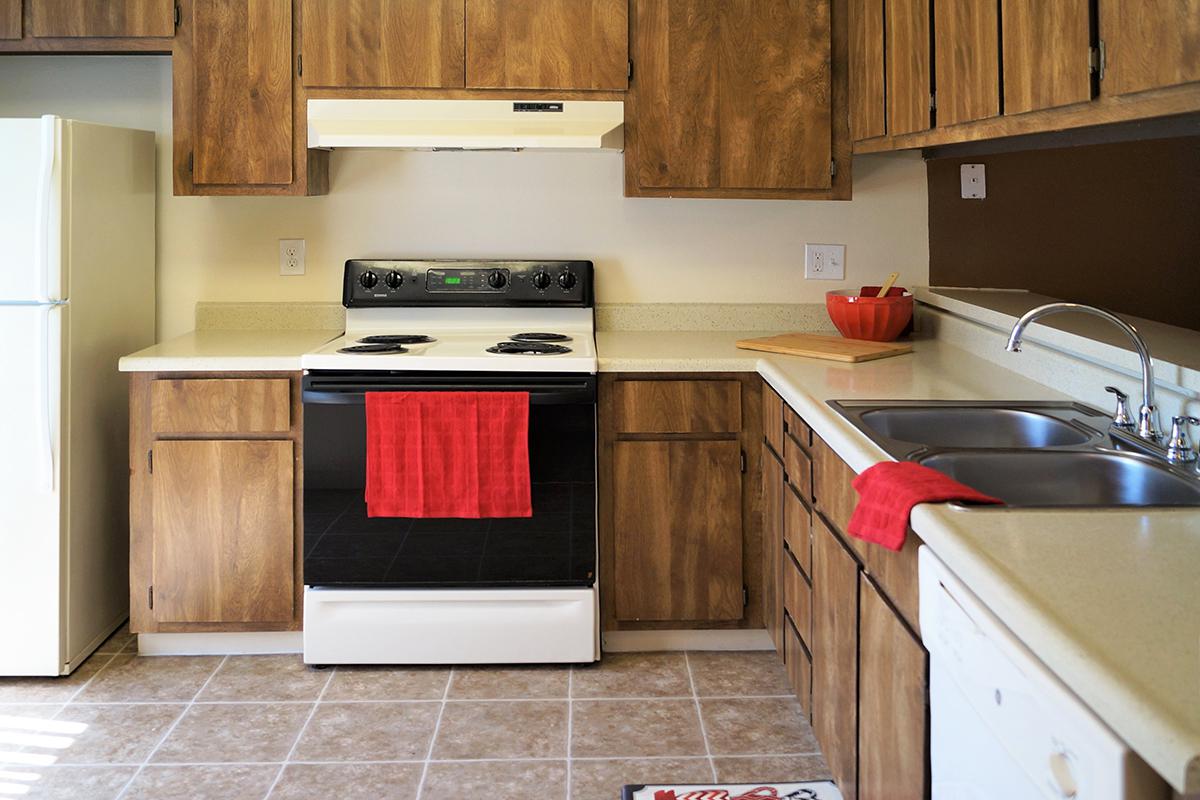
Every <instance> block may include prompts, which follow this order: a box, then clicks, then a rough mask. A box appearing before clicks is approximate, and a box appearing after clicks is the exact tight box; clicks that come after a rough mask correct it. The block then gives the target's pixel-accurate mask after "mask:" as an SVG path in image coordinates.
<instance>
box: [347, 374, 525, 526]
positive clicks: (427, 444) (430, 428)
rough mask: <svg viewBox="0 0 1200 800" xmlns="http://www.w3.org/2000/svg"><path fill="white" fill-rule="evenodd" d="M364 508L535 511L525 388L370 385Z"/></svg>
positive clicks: (401, 512) (374, 512) (435, 513)
mask: <svg viewBox="0 0 1200 800" xmlns="http://www.w3.org/2000/svg"><path fill="white" fill-rule="evenodd" d="M366 501H367V516H369V517H466V518H471V519H481V518H486V517H531V516H533V506H532V504H531V502H530V489H529V394H528V393H527V392H367V491H366Z"/></svg>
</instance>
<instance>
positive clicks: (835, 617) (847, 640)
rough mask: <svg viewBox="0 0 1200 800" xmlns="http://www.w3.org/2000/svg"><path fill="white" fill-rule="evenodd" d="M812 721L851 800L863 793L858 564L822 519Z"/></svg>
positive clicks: (817, 542)
mask: <svg viewBox="0 0 1200 800" xmlns="http://www.w3.org/2000/svg"><path fill="white" fill-rule="evenodd" d="M812 577H813V641H812V645H813V649H812V656H813V687H812V693H813V710H812V725H813V732H814V733H816V736H817V742H818V743H819V744H820V745H821V752H823V753H824V754H825V760H826V762H828V764H829V771H830V772H831V773H832V774H833V779H834V780H835V781H837V785H838V788H839V789H841V791H842V796H843V797H844V798H846V800H854V798H856V797H857V793H856V785H857V767H858V691H859V676H858V562H857V561H855V560H854V556H853V555H851V554H850V551H849V550H847V549H846V547H845V545H843V544H842V542H841V541H840V539H839V538H838V536H837V535H836V534H834V533H833V532H832V531H830V530H829V528H828V527H827V526H826V525H825V523H824V522H823V521H821V520H819V518H818V521H817V522H816V524H815V525H814V532H813V576H812Z"/></svg>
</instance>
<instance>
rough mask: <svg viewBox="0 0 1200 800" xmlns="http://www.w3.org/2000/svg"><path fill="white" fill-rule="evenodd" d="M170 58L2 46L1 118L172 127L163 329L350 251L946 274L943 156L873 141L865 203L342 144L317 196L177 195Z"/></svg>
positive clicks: (696, 297) (744, 285) (704, 292)
mask: <svg viewBox="0 0 1200 800" xmlns="http://www.w3.org/2000/svg"><path fill="white" fill-rule="evenodd" d="M170 82H171V76H170V61H169V59H167V58H164V57H147V56H140V57H87V58H83V57H49V56H21V57H15V56H6V57H3V58H0V116H29V115H37V114H42V113H54V114H59V115H62V116H70V117H75V118H78V119H87V120H90V121H95V122H106V123H111V124H119V125H128V126H131V127H141V128H150V129H154V130H156V131H158V132H159V133H161V134H163V136H162V137H161V138H160V141H159V187H160V188H159V192H160V198H159V205H158V268H159V333H160V335H161V336H162V337H168V336H173V335H176V334H179V333H183V332H185V331H187V330H190V329H191V326H192V315H193V308H194V306H195V303H196V301H197V300H218V301H220V300H237V301H250V300H271V301H280V300H335V299H338V298H340V280H341V265H342V263H343V262H344V261H345V260H346V259H347V258H354V257H378V256H409V257H420V256H426V257H456V256H464V257H471V256H480V257H482V256H494V257H513V258H519V257H531V258H542V257H571V258H576V257H577V258H588V259H592V260H593V261H595V262H596V265H597V282H598V283H597V286H598V294H599V298H600V300H601V301H602V302H609V303H619V302H689V301H690V302H705V301H710V302H745V303H754V302H776V303H779V302H819V301H820V300H821V299H822V296H823V293H824V292H825V291H826V290H827V289H831V288H838V284H833V283H829V282H826V281H810V282H805V281H804V280H803V260H804V243H805V242H840V243H845V244H846V245H847V255H846V257H847V265H848V266H847V275H848V276H849V280H848V281H847V283H846V285H847V286H854V287H857V286H859V285H861V284H863V283H878V282H879V279H880V278H882V277H883V276H885V275H886V274H887V273H888V272H890V271H892V270H893V269H898V270H900V271H901V272H902V273H903V282H905V283H911V284H914V285H917V284H925V283H927V281H928V265H929V250H928V224H927V202H926V197H927V195H926V180H925V166H924V163H923V162H922V161H921V160H920V158H919V157H918V156H915V155H889V156H873V157H859V158H857V159H855V162H854V172H855V176H854V177H855V179H854V195H855V200H854V201H853V202H849V203H832V202H831V203H821V202H780V201H712V200H648V199H636V200H634V199H625V198H624V197H622V190H621V182H622V162H621V157H620V156H619V155H615V154H610V153H586V154H566V153H393V152H351V153H335V154H334V155H333V159H332V162H333V163H332V175H331V180H332V191H331V193H330V194H329V195H328V196H326V197H316V198H188V197H184V198H177V197H173V196H171V187H170V169H169V165H170V146H169V142H168V137H169V135H170V125H171V120H170V115H171V107H170V97H171V92H170ZM280 238H303V239H306V240H307V247H308V274H307V275H305V276H303V277H288V278H285V277H280V276H279V274H278V241H277V240H278V239H280Z"/></svg>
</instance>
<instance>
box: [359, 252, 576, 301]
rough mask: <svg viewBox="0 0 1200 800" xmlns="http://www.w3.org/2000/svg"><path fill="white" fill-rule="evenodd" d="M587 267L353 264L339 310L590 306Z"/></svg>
mask: <svg viewBox="0 0 1200 800" xmlns="http://www.w3.org/2000/svg"><path fill="white" fill-rule="evenodd" d="M592 302H593V300H592V262H590V261H498V260H496V261H491V260H479V261H467V260H461V261H458V260H455V261H451V260H433V261H429V260H425V261H417V260H387V259H373V260H367V259H355V260H351V261H347V262H346V270H345V280H344V282H343V288H342V304H343V305H344V306H346V307H347V308H352V307H369V306H381V307H388V306H393V307H395V306H439V305H441V306H570V307H584V308H586V307H590V306H591V305H592Z"/></svg>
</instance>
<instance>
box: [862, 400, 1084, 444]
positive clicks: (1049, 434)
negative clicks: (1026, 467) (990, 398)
mask: <svg viewBox="0 0 1200 800" xmlns="http://www.w3.org/2000/svg"><path fill="white" fill-rule="evenodd" d="M860 419H861V420H862V424H863V425H864V426H865V427H867V428H869V429H870V430H872V431H874V432H875V433H877V434H879V435H880V436H883V437H885V438H888V439H895V440H898V441H902V442H912V443H914V444H922V445H925V446H926V447H966V448H973V447H989V448H990V447H1001V448H1013V447H1070V446H1073V445H1079V444H1083V443H1085V442H1087V441H1089V440H1090V439H1092V438H1093V436H1094V434H1092V433H1088V432H1087V431H1085V430H1083V429H1081V428H1078V427H1076V426H1075V425H1073V424H1071V423H1070V422H1068V421H1066V420H1062V419H1056V418H1055V417H1052V416H1049V415H1048V414H1043V413H1041V412H1038V411H1029V410H1025V409H1017V408H987V407H978V406H957V407H954V406H949V407H896V408H879V409H875V410H872V411H866V412H863V413H862V415H861V416H860Z"/></svg>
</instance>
